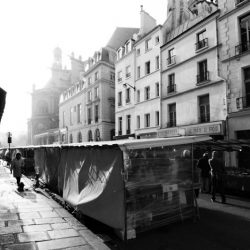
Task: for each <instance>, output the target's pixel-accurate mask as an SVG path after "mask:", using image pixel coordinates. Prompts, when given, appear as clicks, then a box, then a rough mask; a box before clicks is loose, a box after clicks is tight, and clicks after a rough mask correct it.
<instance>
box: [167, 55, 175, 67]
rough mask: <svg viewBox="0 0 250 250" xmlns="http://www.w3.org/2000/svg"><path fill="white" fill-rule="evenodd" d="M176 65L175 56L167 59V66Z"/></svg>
mask: <svg viewBox="0 0 250 250" xmlns="http://www.w3.org/2000/svg"><path fill="white" fill-rule="evenodd" d="M171 64H175V56H170V57H169V58H167V65H171Z"/></svg>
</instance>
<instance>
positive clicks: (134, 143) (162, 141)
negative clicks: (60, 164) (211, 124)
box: [15, 136, 211, 149]
mask: <svg viewBox="0 0 250 250" xmlns="http://www.w3.org/2000/svg"><path fill="white" fill-rule="evenodd" d="M208 140H211V138H210V137H209V136H180V137H172V138H153V139H126V140H117V141H99V142H83V143H71V144H52V145H39V146H32V145H31V146H24V147H15V148H20V149H21V148H72V147H112V146H118V147H120V148H122V149H124V148H126V149H142V148H155V147H164V146H170V145H185V144H192V143H198V142H205V141H208Z"/></svg>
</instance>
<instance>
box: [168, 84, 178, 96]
mask: <svg viewBox="0 0 250 250" xmlns="http://www.w3.org/2000/svg"><path fill="white" fill-rule="evenodd" d="M167 91H168V94H171V93H175V92H176V84H170V85H168V89H167Z"/></svg>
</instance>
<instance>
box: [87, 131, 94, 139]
mask: <svg viewBox="0 0 250 250" xmlns="http://www.w3.org/2000/svg"><path fill="white" fill-rule="evenodd" d="M88 141H93V136H92V131H91V130H89V132H88Z"/></svg>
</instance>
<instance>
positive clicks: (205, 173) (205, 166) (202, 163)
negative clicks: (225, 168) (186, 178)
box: [197, 153, 211, 193]
mask: <svg viewBox="0 0 250 250" xmlns="http://www.w3.org/2000/svg"><path fill="white" fill-rule="evenodd" d="M197 168H199V169H200V170H201V172H200V177H201V192H202V193H209V192H210V179H211V176H210V170H211V169H210V165H209V163H208V153H204V154H203V156H202V158H200V160H199V161H198V164H197Z"/></svg>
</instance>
